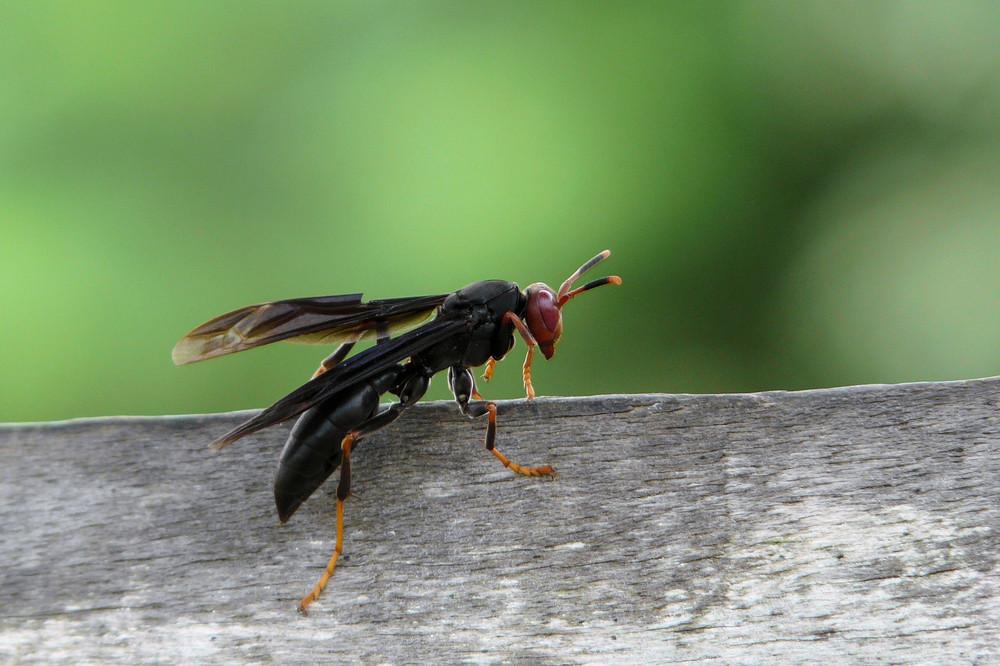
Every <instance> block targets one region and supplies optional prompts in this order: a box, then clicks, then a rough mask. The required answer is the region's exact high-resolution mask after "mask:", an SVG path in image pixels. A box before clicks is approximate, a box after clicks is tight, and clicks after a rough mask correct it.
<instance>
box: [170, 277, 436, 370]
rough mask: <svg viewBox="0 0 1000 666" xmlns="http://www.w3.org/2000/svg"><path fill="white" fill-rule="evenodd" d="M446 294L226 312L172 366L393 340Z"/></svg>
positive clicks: (191, 336) (322, 300)
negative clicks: (293, 345) (283, 346)
mask: <svg viewBox="0 0 1000 666" xmlns="http://www.w3.org/2000/svg"><path fill="white" fill-rule="evenodd" d="M446 297H447V294H443V295H438V296H418V297H415V298H391V299H386V300H381V301H369V302H368V303H363V302H362V301H361V294H345V295H343V296H320V297H317V298H295V299H291V300H287V301H274V302H272V303H261V304H258V305H250V306H247V307H245V308H240V309H239V310H233V311H232V312H227V313H226V314H224V315H220V316H218V317H216V318H215V319H212V320H210V321H207V322H205V323H204V324H202V325H201V326H199V327H198V328H196V329H194V330H193V331H191V332H190V333H188V334H187V335H185V336H184V337H183V338H181V340H180V342H178V343H177V345H176V346H175V347H174V351H173V359H174V364H175V365H184V364H186V363H194V362H195V361H204V360H205V359H209V358H215V357H216V356H223V355H225V354H232V353H234V352H239V351H243V350H244V349H252V348H254V347H260V346H262V345H269V344H271V343H272V342H278V341H279V340H288V341H290V342H304V343H308V344H332V343H335V342H345V341H358V340H361V339H363V338H365V337H367V336H370V335H372V334H373V333H374V332H376V331H377V330H379V329H383V330H388V332H389V333H395V334H398V333H400V332H401V331H404V330H406V329H408V328H412V327H413V326H416V325H417V324H420V323H421V322H422V321H424V320H425V319H427V317H429V316H430V315H431V314H432V313H433V312H434V310H435V308H437V306H439V305H440V304H441V303H442V302H443V301H444V299H445V298H446Z"/></svg>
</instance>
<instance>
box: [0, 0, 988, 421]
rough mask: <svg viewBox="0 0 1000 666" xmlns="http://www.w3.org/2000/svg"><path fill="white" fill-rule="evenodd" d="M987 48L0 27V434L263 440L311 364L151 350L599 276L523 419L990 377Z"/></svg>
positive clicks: (466, 33) (569, 21)
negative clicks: (498, 287) (299, 306)
mask: <svg viewBox="0 0 1000 666" xmlns="http://www.w3.org/2000/svg"><path fill="white" fill-rule="evenodd" d="M998 34H1000V3H997V2H992V1H991V2H937V3H931V2H912V1H907V2H898V1H892V2H889V1H886V2H841V1H838V2H697V3H695V2H678V3H668V2H657V3H642V2H633V3H624V4H623V3H603V2H602V3H584V2H566V3H536V2H531V3H527V2H525V3H519V2H502V3H486V2H430V1H427V2H372V1H363V2H328V1H324V2H294V3H277V2H263V3H253V2H246V1H242V0H241V1H239V2H235V1H233V2H181V1H178V0H172V1H171V2H120V3H95V2H35V1H32V2H2V3H0V225H2V226H0V280H2V282H0V307H2V310H0V311H2V313H3V320H2V324H0V420H5V421H26V420H36V419H59V418H66V417H74V416H82V415H100V414H120V413H128V414H164V413H179V412H208V411H219V410H229V409H238V408H250V407H259V406H263V405H265V404H267V403H269V402H271V401H273V400H274V399H276V398H278V397H279V396H281V395H283V394H284V393H285V392H286V391H288V390H290V389H292V388H293V387H295V386H296V385H298V384H299V383H301V382H302V381H303V380H304V379H305V378H306V377H307V376H308V375H309V373H310V372H311V371H312V369H313V368H314V367H315V365H316V363H317V362H318V360H319V359H320V358H322V357H323V356H324V355H325V354H326V353H327V351H328V350H327V349H325V348H315V347H306V346H297V345H276V346H274V347H271V348H266V349H260V350H255V351H251V352H248V353H245V354H239V355H236V356H232V357H227V358H223V359H219V360H216V361H212V362H209V363H204V364H197V365H193V366H188V367H183V368H175V367H173V366H172V365H171V362H170V349H171V347H172V346H173V344H174V342H175V341H176V340H177V339H178V338H179V337H180V336H181V335H183V334H184V333H185V332H186V331H188V330H189V329H190V328H192V327H193V326H195V325H196V324H198V323H200V322H202V321H204V320H205V319H208V318H210V317H212V316H214V315H217V314H220V313H222V312H225V311H227V310H230V309H233V308H235V307H238V306H241V305H245V304H248V303H255V302H260V301H264V300H273V299H279V298H289V297H295V296H311V295H319V294H330V293H344V292H353V291H364V292H365V294H366V296H368V297H370V298H386V297H393V296H402V295H417V294H430V293H440V292H445V291H452V290H454V289H457V288H459V287H461V286H463V285H465V284H467V283H469V282H472V281H474V280H477V279H484V278H492V277H497V278H506V279H511V280H515V281H518V282H519V283H520V284H521V285H522V286H524V285H526V284H528V283H530V282H533V281H536V280H544V281H547V282H549V283H552V284H558V282H559V281H560V280H562V279H563V278H564V277H565V276H566V275H567V274H568V273H569V272H571V271H572V270H573V269H574V268H576V267H577V266H578V265H579V264H580V263H581V262H582V261H584V260H585V259H587V258H589V257H590V256H592V255H593V254H594V253H595V252H597V251H599V250H601V249H604V248H606V247H607V248H611V249H612V250H613V251H614V256H613V257H612V258H611V260H609V261H608V262H607V263H606V264H604V265H602V266H601V268H600V269H599V270H600V271H601V273H600V274H608V273H618V274H620V275H622V276H623V278H624V280H625V284H624V286H622V287H620V288H617V289H616V288H605V289H601V290H598V291H596V292H593V293H592V294H588V295H587V296H585V297H582V298H580V299H579V300H576V301H574V302H573V304H572V305H571V306H569V307H568V308H567V313H566V319H567V321H566V335H565V337H564V338H563V342H562V344H561V345H560V348H559V353H558V355H557V356H556V357H555V359H554V360H553V361H552V362H549V363H546V362H544V361H541V360H540V361H539V362H538V364H537V366H536V373H535V377H536V386H537V387H538V389H539V392H540V393H542V394H549V395H551V394H588V393H614V392H647V391H668V392H722V391H753V390H760V389H776V388H788V389H798V388H807V387H818V386H831V385H838V384H854V383H864V382H901V381H911V380H926V379H954V378H964V377H973V376H983V375H995V374H1000V345H998V344H997V338H998V335H1000V260H998V259H1000V257H998V250H1000V152H998V147H1000V143H998V139H1000V39H998V38H997V35H998ZM522 353H523V347H521V346H520V345H518V347H517V348H516V349H515V351H514V352H513V358H512V359H510V360H508V361H507V363H505V364H502V365H501V366H500V368H499V369H498V372H497V379H496V380H495V385H494V386H490V387H489V388H487V389H486V393H487V394H488V395H489V396H491V397H515V396H519V395H521V386H520V372H519V366H520V359H521V356H522ZM430 397H432V398H445V397H447V393H446V389H445V382H444V381H443V380H442V379H440V378H439V379H438V381H437V382H436V384H435V386H434V387H432V390H431V394H430Z"/></svg>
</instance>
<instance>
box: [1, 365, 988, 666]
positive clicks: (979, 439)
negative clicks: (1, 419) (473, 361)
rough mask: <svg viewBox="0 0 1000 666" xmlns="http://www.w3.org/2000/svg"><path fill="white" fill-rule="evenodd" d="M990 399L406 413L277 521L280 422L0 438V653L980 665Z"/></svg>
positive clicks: (168, 421)
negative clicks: (522, 469)
mask: <svg viewBox="0 0 1000 666" xmlns="http://www.w3.org/2000/svg"><path fill="white" fill-rule="evenodd" d="M998 403H1000V380H998V379H989V380H978V381H968V382H954V383H937V384H912V385H902V386H870V387H853V388H845V389H834V390H821V391H809V392H802V393H762V394H753V395H722V396H675V395H625V396H601V397H593V398H573V399H540V400H537V401H535V402H534V403H532V404H528V403H525V402H522V401H515V402H505V403H501V406H500V436H499V440H498V441H499V446H500V448H501V449H502V450H504V451H505V452H506V453H507V454H508V455H510V456H511V457H512V458H513V459H515V460H517V461H518V462H521V463H524V464H541V463H551V464H553V465H555V466H556V468H557V469H558V470H559V476H558V477H557V478H555V479H553V480H538V479H529V478H522V477H515V476H513V475H511V474H510V473H509V472H507V471H506V470H504V469H503V468H502V467H501V466H500V464H499V463H498V462H497V461H496V460H494V459H493V458H492V457H491V456H489V455H487V454H486V453H485V451H484V450H483V448H482V439H483V434H484V430H485V425H486V424H485V423H484V422H483V421H481V420H480V421H476V422H471V421H468V420H467V419H465V418H464V417H462V416H461V415H460V414H459V413H458V410H457V408H456V407H455V406H454V405H452V404H449V403H432V404H427V405H423V406H420V407H418V408H417V409H414V410H413V411H412V412H409V413H407V415H406V416H404V418H403V419H401V420H400V421H399V422H397V423H396V424H395V425H393V426H392V427H391V428H389V429H387V430H385V431H384V432H382V433H379V434H377V435H375V436H374V437H372V438H371V439H369V440H366V441H365V442H364V443H363V444H362V445H361V446H360V447H359V448H358V450H357V452H356V453H355V455H354V457H353V462H354V488H355V490H356V493H357V494H356V496H355V497H354V498H352V500H351V501H350V502H348V509H347V538H346V550H345V554H346V555H348V556H349V559H347V560H346V561H342V565H341V567H339V568H338V570H337V573H336V575H335V577H334V579H333V581H332V584H331V587H330V588H329V589H328V591H327V593H326V594H325V595H324V597H323V598H322V599H321V600H320V601H319V602H318V603H316V604H315V605H314V606H313V608H312V612H311V613H310V615H309V616H307V617H304V616H301V615H299V614H297V613H296V612H295V605H296V602H297V601H298V599H299V598H300V597H301V596H302V595H303V594H304V593H305V592H307V591H308V589H309V588H310V587H311V586H312V584H313V583H314V582H315V580H316V578H317V576H318V575H319V573H320V571H321V569H322V567H323V566H324V564H325V562H326V560H327V557H328V556H329V554H330V550H331V548H332V544H333V514H334V512H333V499H332V492H333V486H334V484H333V483H328V484H327V486H325V487H324V488H323V489H322V490H321V491H320V492H318V493H317V494H316V495H315V496H314V497H313V498H312V499H311V500H310V501H309V502H307V503H306V505H304V506H303V508H302V509H301V510H300V511H299V513H298V514H296V515H295V517H294V518H293V519H292V521H291V522H290V523H289V524H288V525H287V526H284V527H280V526H278V524H277V519H276V517H275V512H274V509H273V506H272V499H271V489H270V481H271V477H272V474H273V467H274V463H275V460H276V458H277V455H278V452H279V450H280V447H281V445H282V443H283V440H284V436H285V433H286V431H287V429H286V428H275V429H272V430H271V431H265V432H264V433H262V434H260V435H258V436H255V437H252V438H250V439H248V440H246V441H241V442H239V443H237V444H236V445H234V446H232V447H230V448H229V449H226V450H225V451H222V452H214V451H211V450H209V449H207V448H206V443H207V442H208V441H209V440H211V439H212V438H213V437H214V436H216V435H218V434H220V433H221V432H223V431H225V430H227V429H228V428H229V427H230V426H232V425H233V424H235V423H236V422H237V421H239V420H240V419H241V418H244V417H245V416H246V413H243V414H223V415H212V416H181V417H164V418H111V419H93V420H81V421H73V422H66V423H54V424H42V425H12V426H4V427H0V480H2V485H0V498H2V503H0V530H2V534H3V539H2V542H0V567H2V568H0V661H3V662H6V663H42V662H44V663H59V662H62V663H73V664H76V663H86V662H91V663H98V662H100V663H109V662H124V663H154V662H155V663H179V662H184V663H233V662H245V661H259V662H272V661H276V662H281V663H309V662H321V661H334V662H344V661H350V662H356V661H361V662H378V663H404V662H423V663H440V662H459V661H471V662H475V663H501V662H503V663H532V664H534V663H609V662H610V663H623V664H625V663H636V662H637V661H638V660H640V659H644V660H653V661H656V662H659V663H668V662H697V663H706V662H712V661H713V660H718V661H719V662H725V663H798V662H811V663H824V664H825V663H832V662H833V663H845V662H848V663H857V662H869V663H875V662H877V663H888V662H907V663H928V664H930V663H935V664H942V663H947V664H955V663H983V664H986V663H998V662H1000V577H998V572H997V557H998V554H1000V536H998V529H1000V504H998V479H1000V416H998V406H1000V405H998Z"/></svg>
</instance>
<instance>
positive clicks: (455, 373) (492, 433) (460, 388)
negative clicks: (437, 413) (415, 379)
mask: <svg viewBox="0 0 1000 666" xmlns="http://www.w3.org/2000/svg"><path fill="white" fill-rule="evenodd" d="M448 386H450V387H451V392H452V393H453V394H454V395H455V401H456V402H458V406H459V408H460V409H461V410H462V413H463V414H465V415H466V416H468V417H469V418H471V419H474V418H478V417H480V416H482V415H483V414H489V422H488V425H487V426H486V450H487V451H489V452H490V453H492V454H493V456H494V457H495V458H496V459H497V460H499V461H500V462H501V463H503V466H504V467H506V468H508V469H509V470H510V471H512V472H514V473H515V474H521V475H523V476H553V475H555V473H556V470H555V468H553V467H552V466H551V465H541V466H540V467H525V466H523V465H518V464H517V463H516V462H514V461H512V460H511V459H510V458H508V457H507V456H505V455H504V454H503V453H501V452H500V449H498V448H496V438H497V406H496V404H495V403H493V402H477V403H474V404H470V403H469V401H470V400H471V399H472V398H473V397H475V398H482V396H480V395H479V392H478V391H477V390H476V382H475V379H473V377H472V373H471V372H470V371H469V369H468V368H465V367H462V366H460V365H454V366H452V367H450V368H448Z"/></svg>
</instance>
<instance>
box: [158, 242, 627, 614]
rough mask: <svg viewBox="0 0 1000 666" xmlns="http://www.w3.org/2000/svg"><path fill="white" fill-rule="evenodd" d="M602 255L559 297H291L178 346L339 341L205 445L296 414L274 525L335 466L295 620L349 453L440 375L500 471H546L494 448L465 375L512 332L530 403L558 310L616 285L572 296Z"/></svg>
mask: <svg viewBox="0 0 1000 666" xmlns="http://www.w3.org/2000/svg"><path fill="white" fill-rule="evenodd" d="M610 255H611V252H610V251H608V250H605V251H604V252H601V253H600V254H598V255H597V256H595V257H593V258H592V259H590V260H589V261H587V262H586V263H584V264H583V265H582V266H580V268H578V269H577V270H576V271H575V272H574V273H573V274H572V275H570V276H569V277H568V278H566V280H565V281H564V282H563V283H562V285H561V286H560V287H559V289H558V291H556V290H554V289H552V288H551V287H549V286H548V285H547V284H545V283H542V282H536V283H534V284H532V285H529V286H528V287H527V289H524V290H522V289H521V288H520V287H518V285H517V284H516V283H514V282H509V281H506V280H481V281H479V282H473V283H472V284H470V285H468V286H467V287H464V288H462V289H459V290H458V291H456V292H453V293H451V294H440V295H436V296H416V297H410V298H392V299H386V300H376V301H367V302H365V301H363V300H362V295H361V294H346V295H339V296H320V297H316V298H296V299H291V300H284V301H274V302H270V303H262V304H258V305H250V306H247V307H244V308H240V309H238V310H234V311H232V312H229V313H226V314H224V315H220V316H218V317H216V318H214V319H212V320H210V321H207V322H205V323H204V324H202V325H201V326H198V327H197V328H195V329H194V330H193V331H191V332H190V333H188V334H187V335H185V336H184V337H183V338H181V340H180V342H178V343H177V345H176V346H175V347H174V350H173V360H174V363H175V364H177V365H183V364H187V363H193V362H195V361H202V360H205V359H209V358H215V357H217V356H223V355H225V354H232V353H234V352H240V351H244V350H246V349H252V348H254V347H260V346H262V345H267V344H271V343H272V342H278V341H281V340H288V341H292V342H305V343H314V344H327V343H330V344H332V343H339V345H338V346H337V348H336V349H335V350H334V351H333V353H332V354H330V355H329V356H328V357H326V358H325V359H324V360H323V361H322V363H320V365H319V368H318V369H317V370H316V372H315V373H314V374H313V376H312V378H311V379H310V380H309V381H308V382H307V383H305V384H303V385H302V386H300V387H299V388H297V389H296V390H294V391H292V392H291V393H289V394H288V395H286V396H285V397H284V398H281V399H280V400H278V401H277V402H276V403H274V404H273V405H271V406H270V407H268V408H267V409H264V410H263V411H261V412H260V413H259V414H257V415H256V416H254V417H253V418H251V419H249V420H248V421H246V422H244V423H242V424H240V425H239V426H237V427H236V428H234V429H232V430H231V431H229V432H227V433H225V434H224V435H222V436H221V437H219V438H218V439H216V440H215V441H214V442H213V445H214V446H216V447H217V448H222V447H225V446H227V445H229V444H231V443H232V442H235V441H236V440H238V439H240V438H241V437H245V436H246V435H249V434H251V433H254V432H257V431H258V430H261V429H263V428H267V427H270V426H273V425H276V424H278V423H282V422H284V421H287V420H289V419H292V418H294V417H298V420H297V421H296V422H295V425H294V426H293V427H292V430H291V432H290V434H289V435H288V440H287V441H286V442H285V446H284V449H282V452H281V457H280V459H279V462H278V470H277V473H276V474H275V479H274V500H275V504H276V506H277V509H278V518H279V519H280V520H281V522H282V523H285V522H286V521H287V520H288V519H289V518H291V517H292V515H293V514H294V513H295V511H296V510H297V509H298V508H299V506H301V505H302V503H303V502H305V501H306V499H308V498H309V496H310V495H312V494H313V492H315V491H316V489H317V488H319V486H320V485H322V484H323V482H324V481H326V480H327V478H329V477H330V475H331V474H333V472H334V471H336V470H337V469H338V468H339V469H340V478H339V482H338V484H337V536H336V545H335V547H334V550H333V554H332V555H331V556H330V560H329V563H328V564H327V566H326V569H325V570H324V571H323V574H322V575H321V577H320V579H319V581H318V582H317V583H316V585H315V586H314V587H313V589H312V591H310V592H309V594H307V595H306V596H305V597H304V598H303V599H302V601H301V602H300V603H299V611H300V612H302V613H305V612H306V610H307V609H308V607H309V605H310V604H311V603H312V602H313V601H315V600H316V599H318V598H319V595H320V594H321V593H322V591H323V589H324V588H325V587H326V585H327V582H328V581H329V580H330V577H331V576H332V575H333V572H334V569H335V568H336V566H337V559H338V558H339V557H340V555H341V553H342V552H343V546H344V503H345V501H346V500H347V498H348V497H349V496H350V493H351V453H352V451H353V450H354V449H355V448H356V447H357V445H358V442H359V440H361V439H362V438H364V437H366V436H367V435H370V434H371V433H373V432H375V431H376V430H379V429H380V428H384V427H385V426H387V425H389V424H390V423H392V422H393V421H395V420H396V419H398V418H399V417H400V416H401V415H402V414H403V412H405V411H406V410H407V409H409V408H410V407H412V406H413V405H415V404H416V403H417V401H419V400H420V398H422V397H423V395H424V393H425V392H426V391H427V388H428V386H429V385H430V382H431V378H432V377H433V376H434V375H435V374H437V373H438V372H441V371H444V370H447V371H448V386H449V388H450V389H451V391H452V393H453V394H454V396H455V401H456V402H457V403H458V406H459V409H461V411H462V413H463V414H465V415H466V416H468V417H469V418H478V417H481V416H484V415H487V416H488V419H487V427H486V449H487V450H488V451H489V452H490V453H492V454H493V455H494V456H495V457H496V458H497V459H499V460H500V462H501V463H503V465H504V466H505V467H507V468H508V469H510V470H511V471H513V472H515V473H517V474H522V475H525V476H549V475H552V474H555V470H554V469H553V468H552V467H551V466H549V465H542V466H538V467H526V466H522V465H519V464H517V463H515V462H513V461H512V460H510V459H509V458H508V457H507V456H505V455H504V454H503V453H501V452H500V450H499V449H498V448H497V447H496V435H497V407H496V404H495V403H493V402H490V401H488V400H485V399H483V397H482V396H481V395H480V394H479V391H478V390H477V388H476V382H475V378H474V377H473V374H472V371H471V370H470V368H475V367H479V366H482V365H485V366H486V368H485V372H484V374H483V378H484V379H485V380H486V381H489V380H490V378H491V377H492V375H493V371H494V368H495V366H496V363H497V361H499V360H501V359H503V358H504V356H506V355H507V353H508V352H509V351H510V350H511V348H513V346H514V332H515V331H517V333H518V334H519V335H520V336H521V338H522V339H523V340H524V343H525V344H526V345H527V349H528V351H527V354H526V355H525V357H524V364H523V365H522V370H521V373H522V379H523V382H524V389H525V392H526V394H527V398H528V399H529V400H531V399H533V398H534V397H535V389H534V387H533V385H532V382H531V363H532V361H533V359H534V355H535V350H536V349H538V350H539V351H541V353H542V355H543V356H544V357H545V358H546V359H550V358H552V357H553V355H555V352H556V345H557V344H558V342H559V339H560V337H561V336H562V332H563V319H562V309H563V307H564V306H565V305H566V303H568V302H569V301H570V300H572V299H573V298H575V297H576V296H579V295H580V294H582V293H583V292H586V291H589V290H591V289H594V288H596V287H600V286H603V285H606V284H615V285H620V284H621V283H622V280H621V278H620V277H618V276H617V275H613V276H609V277H603V278H600V279H598V280H593V281H591V282H588V283H586V284H584V285H583V286H582V287H577V288H576V289H574V288H573V284H574V283H576V282H577V280H579V279H580V278H581V277H582V276H583V274H584V273H586V272H587V271H589V270H590V269H591V268H593V267H594V266H596V265H597V264H599V263H600V262H602V261H604V260H605V259H607V258H608V257H609V256H610ZM431 315H433V318H432V319H431ZM428 320H429V321H428ZM408 329H409V330H408ZM372 337H374V338H375V344H374V345H373V346H371V347H369V348H367V349H365V350H364V351H361V352H359V353H357V354H354V355H353V356H348V355H349V354H350V352H351V349H352V348H353V347H354V345H356V344H357V343H359V342H361V341H363V340H366V339H370V338H372ZM386 393H390V394H392V395H394V396H396V397H397V398H398V402H395V403H394V404H392V405H390V406H388V407H384V408H380V405H379V400H380V398H381V397H382V396H383V395H385V394H386Z"/></svg>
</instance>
